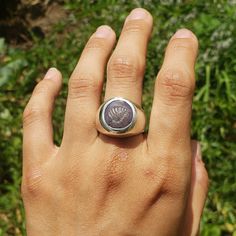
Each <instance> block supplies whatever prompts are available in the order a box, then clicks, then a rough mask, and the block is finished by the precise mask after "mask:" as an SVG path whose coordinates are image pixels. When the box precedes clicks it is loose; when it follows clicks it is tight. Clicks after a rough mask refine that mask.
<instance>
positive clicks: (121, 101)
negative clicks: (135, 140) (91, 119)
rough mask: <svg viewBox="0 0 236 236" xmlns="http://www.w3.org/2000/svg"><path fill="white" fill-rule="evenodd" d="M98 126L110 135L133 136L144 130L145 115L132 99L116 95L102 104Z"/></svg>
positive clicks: (97, 120)
mask: <svg viewBox="0 0 236 236" xmlns="http://www.w3.org/2000/svg"><path fill="white" fill-rule="evenodd" d="M96 127H97V130H98V131H99V132H100V133H103V134H105V135H108V136H115V137H127V136H133V135H137V134H140V133H143V132H144V129H145V115H144V112H143V110H142V108H141V107H140V106H138V105H136V104H135V103H133V102H131V101H130V100H127V99H125V98H122V97H114V98H112V99H110V100H108V101H106V102H104V103H103V104H102V105H101V106H100V108H99V110H98V113H97V117H96Z"/></svg>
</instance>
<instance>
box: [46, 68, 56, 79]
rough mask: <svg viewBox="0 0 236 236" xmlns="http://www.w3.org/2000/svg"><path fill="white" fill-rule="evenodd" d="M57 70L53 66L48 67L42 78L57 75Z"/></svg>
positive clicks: (51, 77) (50, 77)
mask: <svg viewBox="0 0 236 236" xmlns="http://www.w3.org/2000/svg"><path fill="white" fill-rule="evenodd" d="M57 74H58V70H57V69H56V68H54V67H52V68H50V69H49V70H48V71H47V73H46V74H45V76H44V79H53V78H55V77H56V76H57Z"/></svg>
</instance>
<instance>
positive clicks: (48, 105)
mask: <svg viewBox="0 0 236 236" xmlns="http://www.w3.org/2000/svg"><path fill="white" fill-rule="evenodd" d="M61 84H62V76H61V73H60V72H59V71H58V70H57V69H55V68H51V69H49V70H48V72H47V73H46V75H45V77H44V79H43V80H42V81H40V82H39V83H38V84H37V86H36V87H35V89H34V91H33V94H32V96H31V98H30V100H29V102H28V104H27V106H26V108H25V110H24V114H23V161H24V167H26V166H29V165H32V164H39V163H41V162H43V161H45V159H46V158H48V157H49V155H50V154H52V151H53V150H54V143H53V128H52V112H53V107H54V101H55V98H56V97H57V95H58V94H59V92H60V89H61Z"/></svg>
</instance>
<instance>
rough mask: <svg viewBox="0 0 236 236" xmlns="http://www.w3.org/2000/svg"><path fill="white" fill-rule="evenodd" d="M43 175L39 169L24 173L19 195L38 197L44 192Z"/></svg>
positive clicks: (24, 197)
mask: <svg viewBox="0 0 236 236" xmlns="http://www.w3.org/2000/svg"><path fill="white" fill-rule="evenodd" d="M42 182H43V177H42V174H41V172H40V171H39V170H34V171H32V172H30V173H26V175H25V176H23V178H22V184H21V196H22V198H23V199H28V198H38V197H40V196H42V195H43V194H44V193H45V189H44V185H43V184H42Z"/></svg>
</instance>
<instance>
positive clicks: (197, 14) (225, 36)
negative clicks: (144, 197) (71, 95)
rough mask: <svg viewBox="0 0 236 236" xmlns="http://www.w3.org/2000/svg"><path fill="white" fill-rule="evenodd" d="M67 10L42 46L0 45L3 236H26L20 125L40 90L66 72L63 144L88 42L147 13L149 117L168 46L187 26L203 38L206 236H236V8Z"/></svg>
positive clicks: (96, 4) (198, 102) (195, 4)
mask: <svg viewBox="0 0 236 236" xmlns="http://www.w3.org/2000/svg"><path fill="white" fill-rule="evenodd" d="M64 7H65V8H66V10H67V12H68V17H67V18H66V19H61V21H60V22H58V23H57V24H56V25H55V26H54V28H53V32H51V34H50V35H48V36H47V37H46V38H44V39H43V40H42V39H38V38H37V37H34V39H33V42H34V43H33V46H32V47H31V48H29V49H27V50H23V49H17V48H11V47H10V46H8V45H7V44H6V43H5V42H4V40H3V39H0V59H1V60H0V63H1V64H0V235H25V225H24V211H23V206H22V201H21V198H20V192H19V188H20V182H21V165H22V155H21V151H22V150H21V145H22V124H21V119H22V111H23V108H24V106H25V105H26V102H27V100H28V98H29V96H30V94H31V92H32V90H33V88H34V86H35V84H36V83H37V81H39V79H40V78H41V77H42V76H43V74H44V73H45V72H46V70H47V68H49V67H51V66H56V67H57V68H59V69H60V70H61V71H62V73H63V76H64V86H63V91H62V92H61V96H60V98H59V99H58V100H57V103H56V105H57V106H56V111H55V114H54V126H55V131H56V132H55V140H56V142H57V143H58V144H59V143H60V139H61V135H62V127H63V115H64V108H65V101H66V94H67V82H68V78H69V75H70V73H71V72H72V70H73V68H74V66H75V64H76V61H77V60H78V58H79V56H80V53H81V50H82V48H83V46H84V44H85V42H86V41H87V39H88V37H89V35H91V34H92V33H93V32H94V30H95V29H96V27H98V26H99V25H101V24H108V25H110V26H111V27H113V29H115V31H116V32H117V34H118V35H119V33H120V30H121V27H122V24H123V21H124V19H125V17H126V16H127V14H128V13H129V11H130V10H131V9H133V8H134V7H144V8H146V9H147V10H149V11H150V12H151V13H152V15H153V17H154V29H153V34H152V39H151V42H150V44H149V48H148V54H147V67H146V74H145V82H144V96H143V105H144V108H145V111H146V113H147V114H148V115H149V113H150V108H151V103H152V96H153V86H154V82H155V75H156V73H157V71H158V70H159V68H160V65H161V62H162V60H163V53H164V49H165V47H166V44H167V41H168V39H169V38H170V37H171V35H172V34H173V33H174V32H175V31H176V30H177V29H178V28H181V27H187V28H189V29H191V30H192V31H193V32H194V33H195V34H196V35H197V37H198V38H199V43H200V51H199V57H198V61H197V65H196V78H197V88H196V92H195V96H194V104H193V121H192V137H193V138H195V139H198V140H199V141H200V142H201V145H202V151H203V158H204V161H205V163H206V168H207V169H208V172H209V177H210V189H209V194H208V200H207V204H206V208H205V211H204V215H203V218H202V227H201V235H204V236H208V235H209V236H218V235H234V236H236V2H235V1H220V0H215V1H202V0H201V1H183V0H178V1H174V0H166V1H164V0H163V1H154V0H146V1H141V0H136V1H125V0H121V1H115V0H102V1H82V0H81V1H79V0H74V1H72V0H67V1H65V2H64Z"/></svg>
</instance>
